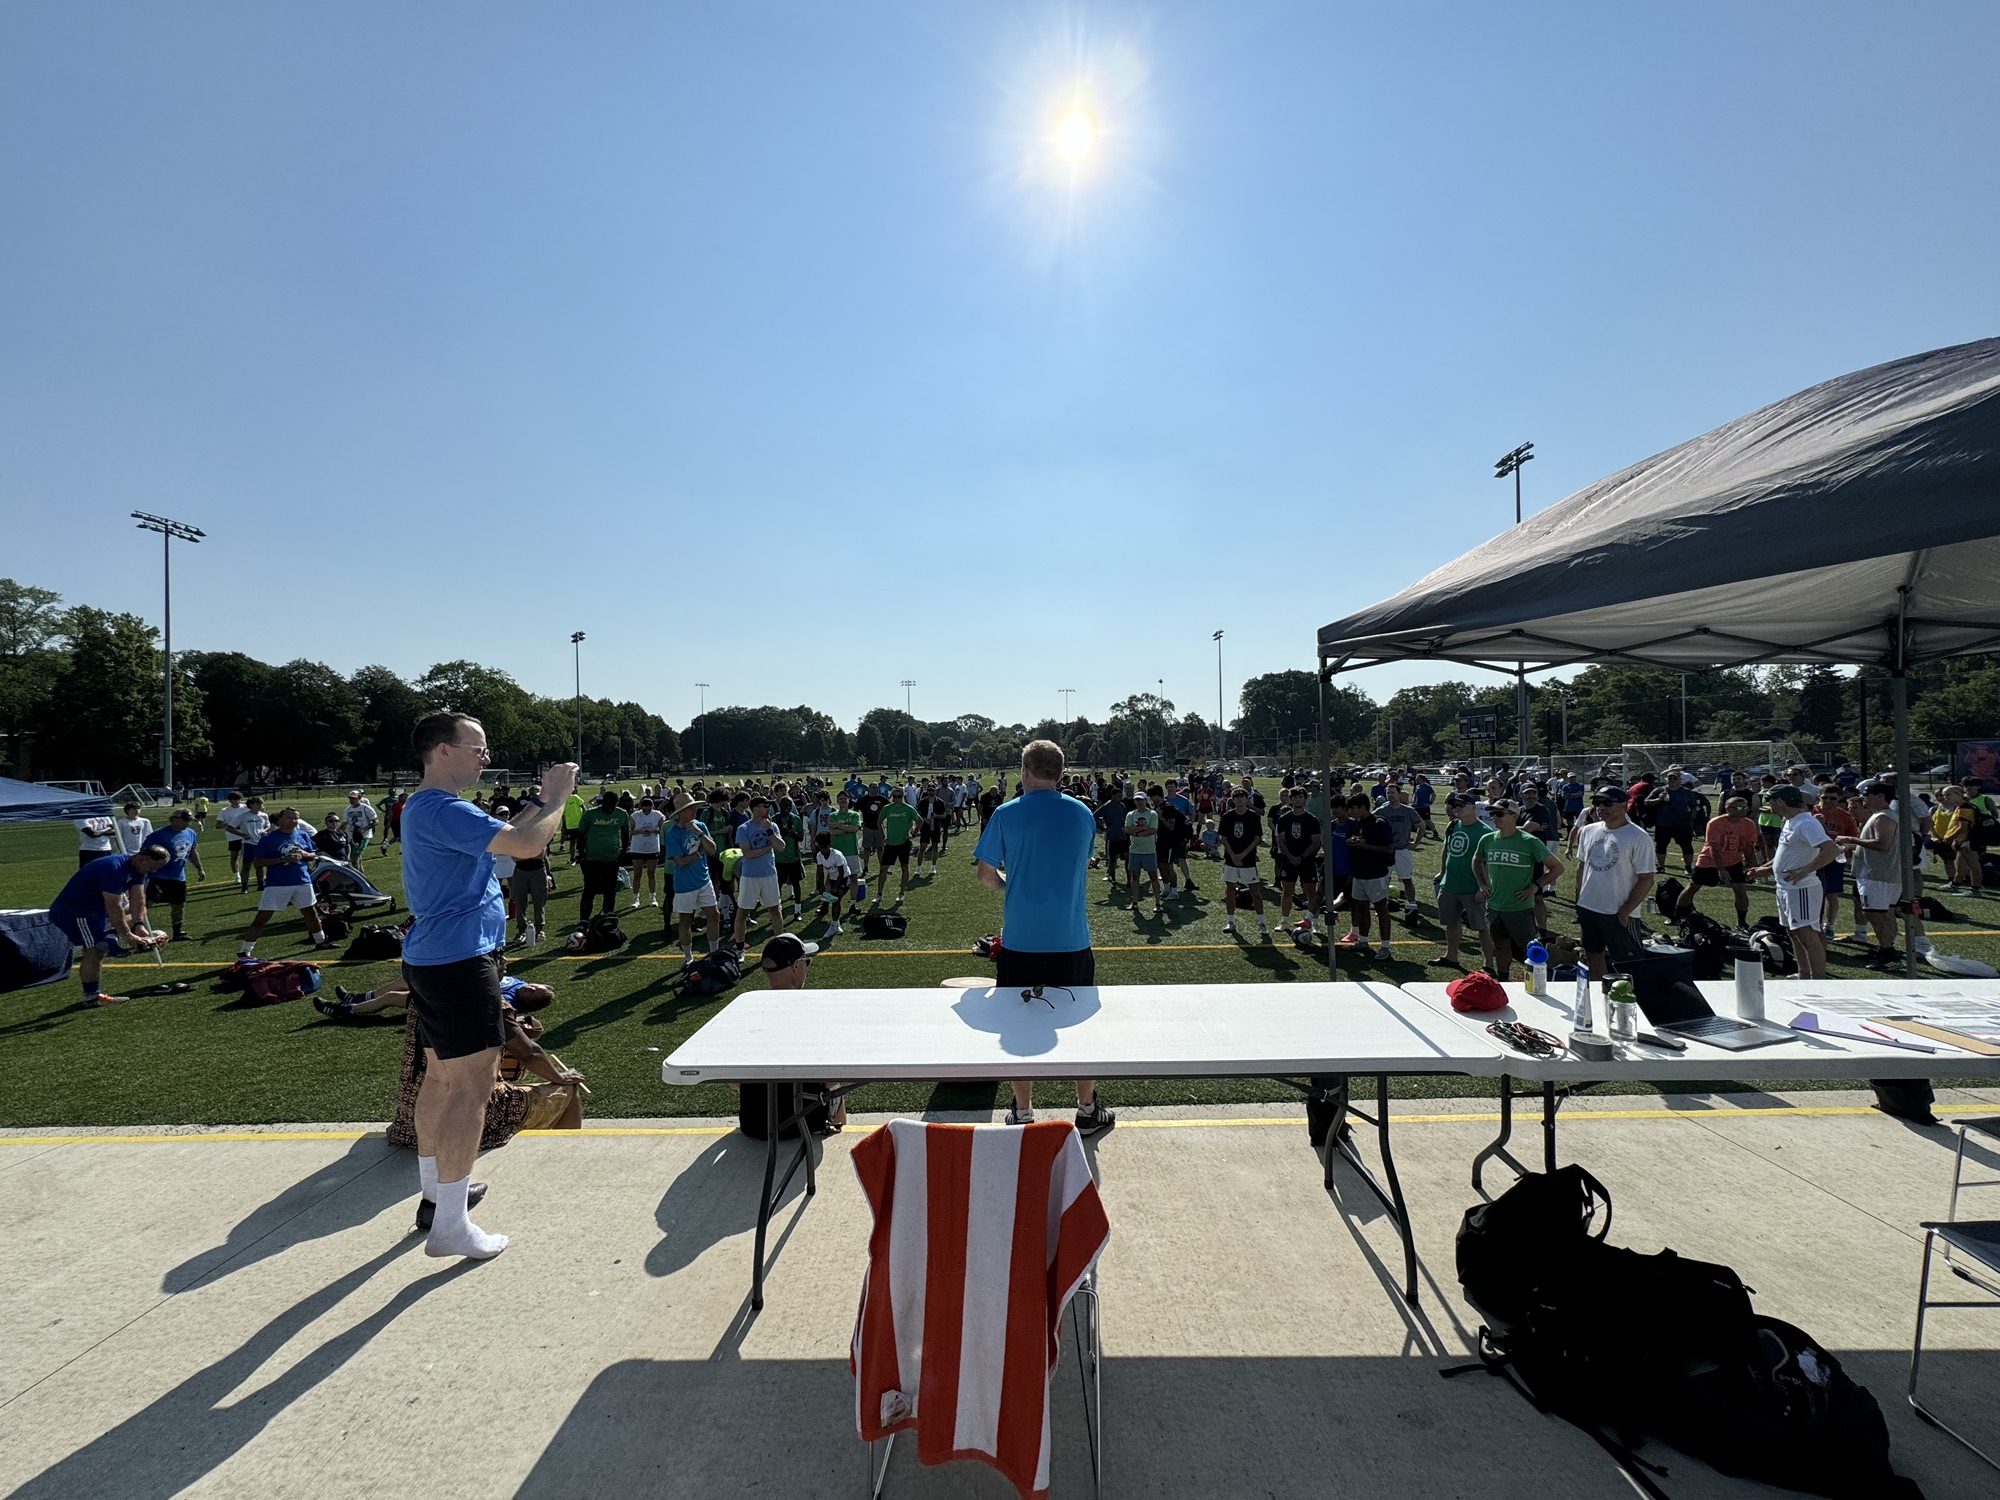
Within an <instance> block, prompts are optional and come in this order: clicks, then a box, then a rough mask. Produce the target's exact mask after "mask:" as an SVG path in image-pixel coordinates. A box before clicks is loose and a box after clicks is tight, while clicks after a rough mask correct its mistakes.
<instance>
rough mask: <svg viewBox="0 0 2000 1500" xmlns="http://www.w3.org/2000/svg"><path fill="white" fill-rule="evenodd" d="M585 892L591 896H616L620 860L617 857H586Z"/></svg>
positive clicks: (584, 865)
mask: <svg viewBox="0 0 2000 1500" xmlns="http://www.w3.org/2000/svg"><path fill="white" fill-rule="evenodd" d="M583 894H584V897H585V898H586V899H588V898H589V897H591V896H615V895H617V894H618V861H617V860H615V859H586V860H585V861H584V862H583Z"/></svg>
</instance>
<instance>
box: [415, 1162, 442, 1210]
mask: <svg viewBox="0 0 2000 1500" xmlns="http://www.w3.org/2000/svg"><path fill="white" fill-rule="evenodd" d="M417 1187H418V1189H419V1190H420V1191H421V1192H422V1193H423V1195H424V1201H425V1202H426V1203H435V1202H437V1201H438V1159H437V1158H436V1157H435V1156H420V1157H418V1158H417Z"/></svg>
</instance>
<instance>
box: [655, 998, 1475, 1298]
mask: <svg viewBox="0 0 2000 1500" xmlns="http://www.w3.org/2000/svg"><path fill="white" fill-rule="evenodd" d="M1024 996H1025V997H1026V998H1024ZM1508 1066H1509V1063H1508V1060H1507V1059H1506V1057H1504V1056H1503V1055H1502V1049H1501V1047H1500V1046H1499V1045H1498V1044H1497V1043H1496V1042H1495V1041H1494V1040H1493V1039H1492V1038H1491V1037H1489V1036H1487V1035H1486V1034H1485V1033H1484V1032H1481V1031H1479V1030H1477V1029H1473V1030H1468V1029H1466V1028H1465V1027H1463V1026H1460V1025H1459V1024H1457V1022H1456V1021H1455V1020H1454V1019H1453V1018H1452V1017H1451V1016H1450V1015H1449V1014H1448V1013H1447V1014H1444V1015H1440V1014H1438V1013H1437V1011H1435V1010H1434V1009H1433V1008H1431V1007H1429V1006H1426V1005H1423V1004H1420V1003H1419V1002H1417V1001H1416V1000H1413V999H1412V998H1411V997H1410V996H1408V995H1406V994H1405V993H1403V992H1402V991H1401V990H1399V989H1397V988H1396V987H1395V986H1394V985H1388V984H1273V983H1265V984H1161V985H1106V986H1102V987H1092V986H1087V987H1079V988H1076V989H1069V988H1066V987H1061V986H1049V987H1048V988H1046V989H1045V990H1044V992H1043V993H1042V994H1041V995H1039V996H1037V995H1034V994H1033V993H1032V992H1027V991H1023V990H1020V989H1005V990H1000V989H992V988H981V989H966V990H957V989H952V990H946V989H878V990H757V991H753V992H751V993H749V994H745V995H740V996H738V997H737V998H736V999H735V1000H732V1001H731V1002H730V1003H729V1005H728V1006H726V1007H725V1008H724V1009H723V1010H722V1011H721V1012H720V1013H718V1014H717V1015H716V1016H715V1017H713V1018H712V1019H711V1020H710V1021H709V1022H708V1023H707V1024H706V1025H705V1026H703V1027H702V1028H701V1030H699V1031H697V1032H696V1033H695V1034H694V1035H693V1036H691V1037H689V1038H688V1039H687V1041H686V1042H684V1043H683V1044H682V1045H681V1046H680V1047H679V1048H678V1049H677V1050H676V1051H675V1052H674V1054H673V1055H672V1056H671V1057H669V1058H668V1059H667V1060H666V1061H665V1062H664V1063H662V1064H661V1068H660V1072H661V1077H662V1078H663V1079H664V1080H665V1081H666V1082H667V1083H670V1084H697V1083H712V1082H717V1081H724V1080H726V1081H729V1082H735V1083H753V1082H766V1083H770V1084H773V1085H777V1084H793V1085H797V1084H800V1083H823V1082H827V1081H832V1080H837V1081H838V1083H839V1089H838V1090H837V1092H845V1091H846V1090H848V1089H851V1088H854V1087H858V1086H859V1085H860V1084H862V1083H888V1082H911V1081H915V1082H932V1081H938V1080H979V1081H983V1080H988V1079H991V1080H995V1081H1001V1080H1008V1079H1017V1078H1018V1079H1027V1080H1038V1079H1069V1078H1096V1079H1104V1078H1272V1079H1277V1080H1280V1081H1283V1082H1285V1083H1287V1084H1290V1085H1291V1086H1293V1087H1296V1088H1299V1089H1300V1090H1301V1091H1302V1092H1304V1093H1306V1095H1307V1098H1308V1107H1309V1109H1310V1108H1311V1107H1312V1105H1313V1104H1315V1103H1324V1101H1325V1096H1326V1094H1327V1092H1328V1091H1329V1090H1331V1089H1332V1088H1333V1087H1335V1086H1336V1084H1337V1082H1338V1081H1340V1080H1342V1079H1343V1078H1344V1076H1345V1075H1347V1074H1351V1073H1361V1074H1373V1075H1375V1080H1376V1107H1375V1112H1374V1114H1372V1115H1370V1114H1368V1113H1367V1112H1366V1111H1363V1110H1360V1109H1355V1110H1354V1111H1353V1112H1354V1113H1355V1114H1356V1115H1358V1116H1359V1117H1360V1118H1361V1119H1362V1120H1364V1121H1365V1122H1367V1123H1368V1124H1371V1125H1373V1126H1374V1127H1375V1129H1376V1136H1377V1140H1378V1142H1379V1147H1380V1151H1381V1157H1382V1170H1383V1173H1384V1175H1385V1176H1386V1177H1387V1179H1388V1186H1387V1187H1386V1188H1384V1187H1383V1186H1382V1184H1381V1183H1379V1182H1378V1181H1377V1180H1376V1178H1375V1176H1374V1174H1373V1173H1372V1172H1370V1171H1369V1170H1368V1168H1367V1167H1366V1166H1365V1165H1364V1164H1363V1163H1362V1161H1361V1158H1360V1156H1359V1154H1358V1152H1357V1151H1356V1149H1355V1146H1354V1144H1353V1140H1352V1137H1351V1135H1350V1133H1349V1132H1347V1131H1345V1130H1334V1131H1331V1132H1329V1135H1328V1144H1327V1146H1326V1149H1325V1151H1324V1153H1323V1155H1324V1165H1325V1172H1326V1181H1327V1183H1328V1184H1329V1185H1331V1183H1332V1181H1333V1155H1334V1152H1335V1151H1336V1150H1338V1151H1340V1152H1341V1154H1342V1155H1344V1156H1345V1157H1346V1158H1347V1159H1348V1161H1349V1163H1350V1164H1351V1165H1352V1166H1353V1167H1354V1168H1355V1170H1356V1171H1358V1172H1359V1173H1360V1174H1361V1176H1362V1178H1363V1180H1364V1181H1366V1182H1367V1184H1368V1185H1369V1187H1370V1188H1371V1189H1373V1190H1374V1192H1375V1193H1376V1195H1377V1196H1378V1197H1380V1198H1381V1200H1382V1202H1383V1204H1384V1206H1385V1207H1386V1208H1387V1209H1388V1211H1389V1213H1390V1215H1391V1216H1392V1218H1393V1219H1394V1221H1395V1224H1396V1228H1397V1231H1398V1233H1399V1234H1400V1235H1401V1236H1402V1240H1403V1264H1404V1280H1405V1286H1404V1294H1405V1296H1406V1297H1407V1298H1408V1299H1409V1300H1410V1301H1411V1302H1412V1303H1414V1302H1415V1301H1416V1300H1417V1273H1416V1246H1415V1244H1414V1242H1413V1241H1412V1239H1411V1235H1410V1225H1409V1215H1408V1213H1407V1212H1406V1210H1405V1206H1404V1202H1403V1190H1402V1185H1401V1183H1400V1182H1399V1181H1398V1180H1397V1177H1396V1162H1395V1157H1394V1155H1393V1154H1392V1152H1391V1149H1390V1142H1389V1108H1388V1101H1389V1079H1390V1077H1391V1076H1392V1075H1394V1074H1398V1073H1457V1074H1468V1075H1473V1076H1478V1077H1486V1078H1491V1077H1496V1076H1498V1075H1499V1074H1501V1073H1502V1072H1504V1071H1505V1070H1506V1068H1507V1067H1508ZM1301 1080H1304V1081H1303V1082H1301ZM767 1093H768V1096H769V1105H768V1110H769V1114H768V1119H767V1122H766V1123H767V1126H768V1129H767V1140H766V1143H765V1161H764V1187H763V1193H762V1199H761V1202H760V1203H759V1206H758V1210H757V1238H756V1247H755V1255H756V1260H755V1263H754V1266H753V1270H752V1282H751V1305H752V1306H753V1307H762V1306H763V1302H764V1240H765V1233H766V1230H767V1228H768V1226H769V1224H770V1218H771V1212H772V1209H773V1208H774V1207H775V1206H776V1202H777V1200H778V1199H779V1198H782V1196H783V1194H784V1190H785V1187H786V1185H788V1184H789V1183H790V1182H791V1179H792V1177H793V1176H794V1175H795V1174H796V1173H797V1171H798V1168H799V1165H800V1163H801V1161H803V1163H804V1165H805V1169H806V1193H807V1195H808V1196H811V1194H812V1193H813V1192H814V1191H816V1189H817V1183H816V1181H815V1179H814V1163H813V1153H812V1142H811V1134H810V1132H809V1131H807V1130H806V1129H805V1128H804V1120H803V1115H804V1107H803V1105H802V1103H801V1102H800V1100H799V1098H798V1096H797V1090H796V1088H794V1089H790V1090H787V1091H786V1093H787V1095H788V1097H789V1098H790V1103H789V1104H788V1105H787V1106H786V1107H784V1108H782V1109H781V1107H780V1105H779V1089H778V1088H776V1087H772V1088H770V1089H768V1090H767ZM795 1121H796V1122H797V1123H798V1124H799V1125H800V1134H799V1150H798V1155H797V1156H796V1157H794V1159H793V1160H792V1162H791V1165H790V1166H789V1167H788V1168H787V1169H786V1171H785V1174H784V1177H783V1179H782V1180H780V1179H779V1178H778V1176H777V1167H778V1137H779V1133H780V1131H781V1130H783V1129H785V1128H787V1127H789V1126H790V1125H791V1124H792V1123H794V1122H795ZM1336 1123H1338V1122H1336ZM774 1188H775V1190H774Z"/></svg>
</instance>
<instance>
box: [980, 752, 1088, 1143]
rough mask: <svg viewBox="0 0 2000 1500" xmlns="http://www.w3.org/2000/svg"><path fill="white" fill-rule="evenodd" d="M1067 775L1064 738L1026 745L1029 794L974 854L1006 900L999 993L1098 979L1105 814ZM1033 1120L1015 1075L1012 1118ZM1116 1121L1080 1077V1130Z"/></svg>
mask: <svg viewBox="0 0 2000 1500" xmlns="http://www.w3.org/2000/svg"><path fill="white" fill-rule="evenodd" d="M1062 779H1063V753H1062V748H1061V747H1060V746H1059V745H1057V744H1056V743H1055V742H1054V741H1053V740H1035V741H1033V742H1032V743H1030V744H1028V745H1027V746H1025V747H1024V748H1023V749H1022V751H1021V794H1020V795H1019V796H1018V797H1016V798H1015V799H1014V800H1013V801H1011V802H1003V803H1001V804H1000V805H999V806H998V807H996V808H994V810H993V816H992V817H991V818H990V819H988V820H987V823H986V827H985V828H984V829H983V830H981V832H980V835H979V844H978V847H977V848H975V849H974V850H973V852H972V857H973V861H974V863H976V864H977V865H978V867H979V883H980V884H981V885H983V886H985V887H986V888H987V889H988V890H990V891H998V892H999V893H1000V897H1001V903H1002V904H1001V913H1002V926H1001V929H1000V951H999V953H998V954H997V955H995V958H994V966H993V967H994V974H993V983H994V988H995V989H996V990H1022V991H1032V990H1035V989H1057V990H1068V989H1071V988H1073V987H1075V986H1079V985H1094V984H1096V983H1097V959H1096V956H1095V955H1094V954H1092V952H1091V951H1090V918H1089V915H1088V913H1087V912H1086V910H1085V907H1084V883H1085V881H1086V880H1087V879H1088V876H1089V871H1090V851H1091V849H1092V847H1093V846H1094V845H1095V843H1096V841H1097V818H1096V816H1095V814H1093V813H1092V812H1091V810H1090V809H1089V808H1088V807H1086V806H1084V805H1083V803H1081V802H1079V801H1077V800H1076V798H1074V797H1071V796H1068V795H1066V794H1065V793H1064V792H1063V791H1062V790H1061V787H1062ZM1034 1118H1035V1107H1034V1089H1033V1085H1032V1084H1029V1083H1025V1082H1020V1081H1016V1082H1015V1084H1014V1107H1013V1108H1012V1109H1010V1110H1008V1111H1007V1123H1008V1124H1009V1125H1026V1124H1028V1123H1030V1122H1031V1121H1033V1119H1034ZM1115 1119H1116V1117H1115V1116H1114V1115H1113V1114H1112V1113H1111V1111H1110V1110H1108V1109H1106V1108H1105V1107H1104V1102H1103V1101H1102V1100H1101V1099H1099V1098H1098V1097H1097V1085H1096V1084H1095V1083H1094V1082H1092V1081H1091V1080H1089V1079H1078V1080H1077V1085H1076V1128H1077V1129H1078V1130H1079V1131H1081V1132H1082V1133H1083V1134H1085V1135H1095V1134H1097V1133H1098V1132H1099V1131H1101V1130H1103V1129H1105V1128H1106V1127H1108V1126H1110V1125H1111V1124H1113V1123H1114V1122H1115Z"/></svg>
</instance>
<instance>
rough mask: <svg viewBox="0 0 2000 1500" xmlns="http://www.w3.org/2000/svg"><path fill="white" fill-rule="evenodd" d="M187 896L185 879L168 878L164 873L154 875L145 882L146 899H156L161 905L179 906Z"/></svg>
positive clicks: (184, 901)
mask: <svg viewBox="0 0 2000 1500" xmlns="http://www.w3.org/2000/svg"><path fill="white" fill-rule="evenodd" d="M187 898H188V883H187V882H186V881H185V880H169V879H168V878H167V877H166V876H164V875H155V876H153V877H152V879H150V880H148V881H147V882H146V899H147V900H148V901H157V902H159V903H160V904H161V905H162V906H181V905H183V904H185V903H186V901H187Z"/></svg>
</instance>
